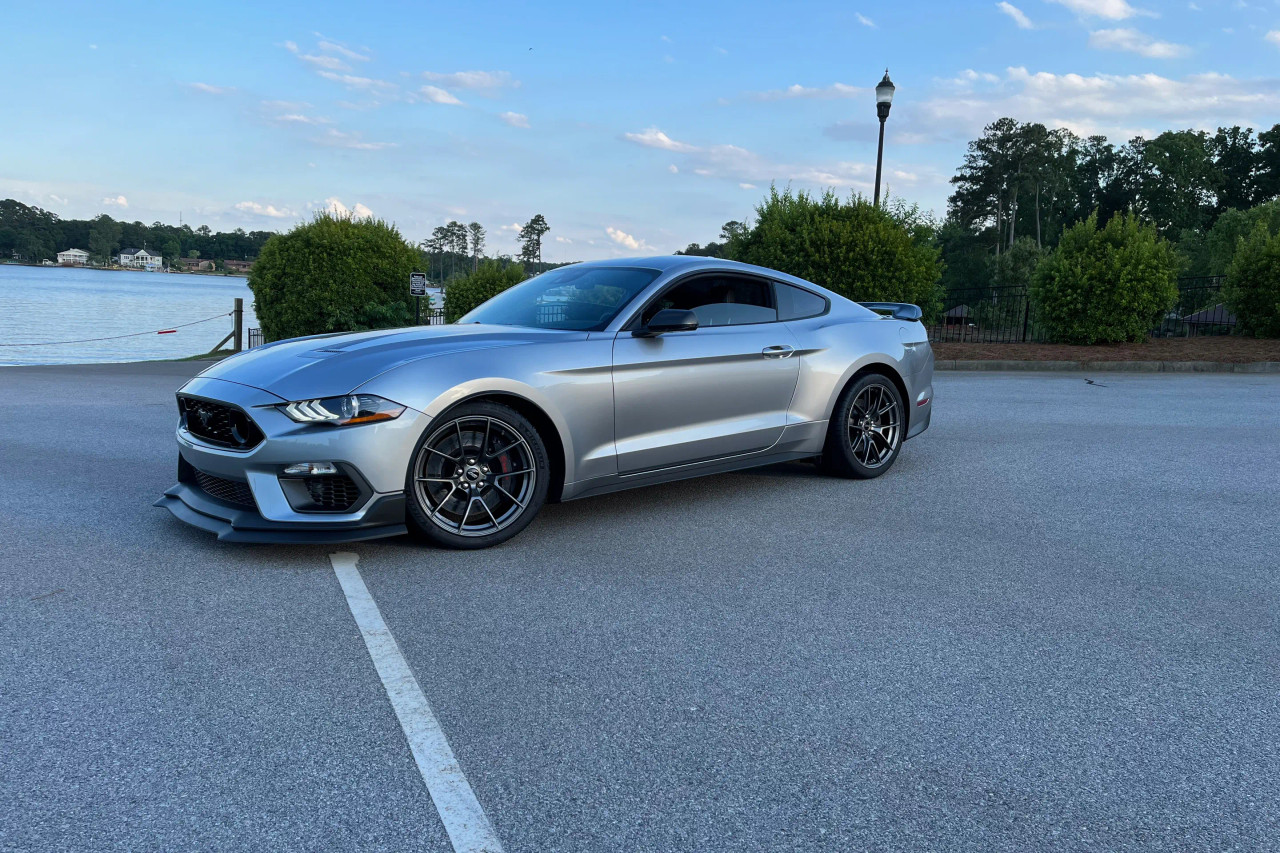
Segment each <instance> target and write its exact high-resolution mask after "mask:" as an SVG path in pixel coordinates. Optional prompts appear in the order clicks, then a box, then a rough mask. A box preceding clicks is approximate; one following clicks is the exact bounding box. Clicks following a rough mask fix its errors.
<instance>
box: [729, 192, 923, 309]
mask: <svg viewBox="0 0 1280 853" xmlns="http://www.w3.org/2000/svg"><path fill="white" fill-rule="evenodd" d="M729 256H730V257H732V258H733V259H734V260H737V261H743V262H744V263H749V264H757V265H759V266H762V267H769V268H771V269H775V270H781V271H782V272H786V273H791V274H792V275H794V276H799V277H800V278H803V279H806V280H808V281H812V282H814V283H815V284H820V285H822V286H823V287H826V288H828V289H830V290H834V291H835V292H836V293H839V294H840V295H841V296H845V297H848V298H849V299H853V300H855V301H865V302H880V301H884V302H911V303H914V304H916V305H919V306H920V307H921V308H922V309H924V312H925V314H926V315H930V314H932V313H933V312H935V311H936V310H937V309H938V308H939V307H940V306H941V302H942V294H941V288H940V287H939V281H940V280H941V279H942V260H941V255H940V253H939V251H938V250H937V249H936V248H934V247H932V246H931V245H929V243H928V240H927V239H926V237H925V236H924V235H922V236H921V238H920V239H916V238H915V237H914V236H913V234H912V232H911V231H909V230H908V229H907V228H906V227H905V226H904V225H903V223H901V222H899V221H898V220H897V219H895V218H894V216H893V215H892V214H891V213H889V212H887V211H885V210H884V209H882V208H879V207H876V206H875V205H873V204H872V203H871V202H870V201H868V200H867V199H864V198H862V197H860V196H853V197H852V198H850V199H849V200H848V201H841V200H840V199H839V198H837V197H836V194H835V193H834V192H832V191H831V190H828V191H826V192H824V193H823V194H822V197H821V198H815V197H813V196H810V195H809V194H808V193H806V192H803V191H801V192H800V193H798V194H794V195H793V194H792V192H791V190H790V189H787V190H786V191H784V192H782V193H779V192H778V190H777V188H776V187H771V188H770V190H769V196H768V198H766V199H765V200H764V202H763V203H762V204H760V205H759V206H758V207H757V208H756V221H755V223H754V224H753V225H752V226H751V227H750V228H748V229H744V230H743V231H742V232H740V233H738V234H736V235H735V236H734V237H733V239H732V240H731V241H730V243H729Z"/></svg>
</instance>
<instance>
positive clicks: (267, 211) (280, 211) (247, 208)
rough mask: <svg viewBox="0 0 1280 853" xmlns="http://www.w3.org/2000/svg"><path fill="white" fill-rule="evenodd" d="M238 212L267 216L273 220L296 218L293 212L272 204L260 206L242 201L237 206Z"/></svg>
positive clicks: (254, 202) (252, 202) (253, 202)
mask: <svg viewBox="0 0 1280 853" xmlns="http://www.w3.org/2000/svg"><path fill="white" fill-rule="evenodd" d="M236 210H239V211H242V212H244V213H252V214H254V215H256V216H266V217H270V218H271V219H289V218H290V217H292V216H294V213H293V211H292V210H289V209H288V208H283V207H276V206H275V205H272V204H258V203H257V202H256V201H242V202H240V203H238V204H237V205H236Z"/></svg>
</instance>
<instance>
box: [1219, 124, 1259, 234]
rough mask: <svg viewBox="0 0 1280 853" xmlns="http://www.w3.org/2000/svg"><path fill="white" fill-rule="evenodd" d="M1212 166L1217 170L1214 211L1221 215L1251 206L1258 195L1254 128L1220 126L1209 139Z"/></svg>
mask: <svg viewBox="0 0 1280 853" xmlns="http://www.w3.org/2000/svg"><path fill="white" fill-rule="evenodd" d="M1209 148H1210V151H1211V152H1212V154H1213V166H1214V169H1215V170H1216V172H1217V176H1216V181H1215V183H1216V184H1217V186H1218V200H1217V205H1216V210H1215V212H1216V213H1218V214H1221V213H1222V212H1223V211H1225V210H1228V209H1230V208H1238V209H1245V208H1249V207H1253V205H1255V204H1256V203H1257V202H1258V201H1259V200H1260V199H1259V198H1258V178H1259V171H1258V170H1259V166H1260V165H1261V158H1260V156H1259V153H1258V144H1257V141H1256V140H1254V138H1253V128H1251V127H1246V128H1244V129H1243V130H1241V129H1240V127H1239V125H1237V126H1235V127H1230V128H1226V127H1220V128H1218V132H1217V133H1215V134H1214V135H1213V139H1212V140H1210V145H1209Z"/></svg>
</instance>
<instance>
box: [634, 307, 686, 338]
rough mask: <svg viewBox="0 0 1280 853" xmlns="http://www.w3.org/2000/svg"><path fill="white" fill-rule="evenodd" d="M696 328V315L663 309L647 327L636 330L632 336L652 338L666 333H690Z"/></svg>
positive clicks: (680, 309)
mask: <svg viewBox="0 0 1280 853" xmlns="http://www.w3.org/2000/svg"><path fill="white" fill-rule="evenodd" d="M696 328H698V315H697V314H695V313H693V312H692V311H687V310H685V309H683V308H664V309H662V310H661V311H659V312H658V313H657V314H654V315H653V319H652V320H650V321H649V325H647V326H645V327H644V328H643V329H639V330H637V331H636V332H635V333H634V334H635V336H636V337H638V338H652V337H654V336H655V335H661V334H665V333H666V332H692V331H693V330H694V329H696Z"/></svg>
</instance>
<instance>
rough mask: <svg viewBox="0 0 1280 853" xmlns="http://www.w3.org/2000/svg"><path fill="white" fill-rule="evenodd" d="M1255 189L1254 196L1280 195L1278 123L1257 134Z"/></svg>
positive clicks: (1262, 199)
mask: <svg viewBox="0 0 1280 853" xmlns="http://www.w3.org/2000/svg"><path fill="white" fill-rule="evenodd" d="M1257 170H1258V174H1257V183H1258V186H1257V190H1256V194H1255V198H1257V199H1258V200H1259V201H1270V200H1271V199H1274V198H1277V197H1280V124H1277V125H1275V126H1274V127H1272V128H1271V129H1270V130H1266V131H1263V132H1262V133H1259V134H1258V153H1257Z"/></svg>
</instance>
